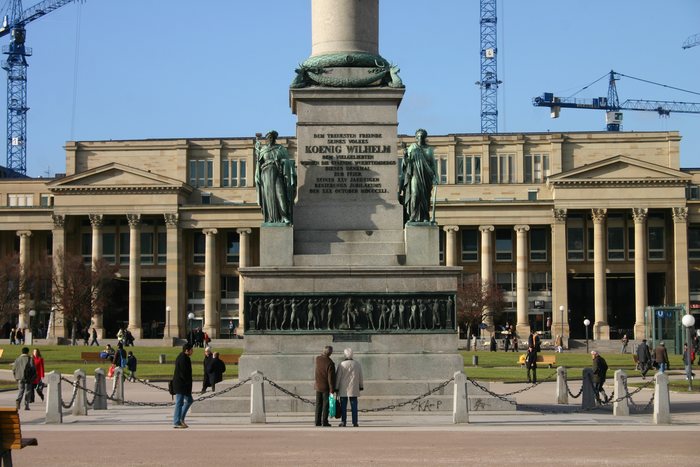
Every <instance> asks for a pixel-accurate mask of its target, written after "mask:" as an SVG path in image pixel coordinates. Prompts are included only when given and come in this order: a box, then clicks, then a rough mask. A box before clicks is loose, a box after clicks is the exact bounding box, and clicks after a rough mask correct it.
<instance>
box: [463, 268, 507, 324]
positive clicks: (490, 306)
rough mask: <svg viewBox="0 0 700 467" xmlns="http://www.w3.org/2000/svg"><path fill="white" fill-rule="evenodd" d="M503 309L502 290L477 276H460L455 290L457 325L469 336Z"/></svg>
mask: <svg viewBox="0 0 700 467" xmlns="http://www.w3.org/2000/svg"><path fill="white" fill-rule="evenodd" d="M504 308H505V300H504V298H503V290H501V289H500V288H499V287H498V286H497V285H495V284H492V283H490V282H486V283H482V282H481V277H480V276H479V275H478V274H471V275H465V276H462V278H461V280H460V283H459V287H458V289H457V325H458V326H460V327H461V328H462V329H463V330H464V331H465V332H466V333H467V337H469V336H470V334H471V333H470V330H472V329H476V328H478V327H479V325H480V324H481V323H483V322H484V319H485V318H486V317H487V313H488V315H490V316H491V317H493V319H494V320H495V319H496V318H497V317H498V316H499V315H500V314H501V313H502V312H503V309H504Z"/></svg>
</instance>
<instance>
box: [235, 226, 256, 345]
mask: <svg viewBox="0 0 700 467" xmlns="http://www.w3.org/2000/svg"><path fill="white" fill-rule="evenodd" d="M236 232H237V233H238V239H239V241H240V245H241V247H240V250H239V252H238V268H239V269H240V268H246V267H248V266H250V234H251V233H252V232H253V230H252V229H248V228H243V229H236ZM245 315H246V309H245V279H244V278H243V275H242V274H238V330H237V333H238V334H240V335H243V334H245V328H246V323H245Z"/></svg>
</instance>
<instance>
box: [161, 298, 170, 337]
mask: <svg viewBox="0 0 700 467" xmlns="http://www.w3.org/2000/svg"><path fill="white" fill-rule="evenodd" d="M165 312H166V313H167V315H168V321H166V323H165V327H166V328H167V330H168V337H170V305H168V306H166V307H165ZM163 334H165V333H163Z"/></svg>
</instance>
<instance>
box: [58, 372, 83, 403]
mask: <svg viewBox="0 0 700 467" xmlns="http://www.w3.org/2000/svg"><path fill="white" fill-rule="evenodd" d="M61 380H63V381H65V382H66V383H68V384H70V385H71V386H73V395H72V396H71V399H70V402H69V403H68V404H66V403H65V402H63V394H61V405H62V406H63V408H64V409H70V408H71V407H73V403H74V402H75V398H76V397H77V395H78V387H79V386H80V376H78V378H77V379H76V380H75V381H71V380H69V379H67V378H66V377H65V376H61Z"/></svg>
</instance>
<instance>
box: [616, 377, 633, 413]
mask: <svg viewBox="0 0 700 467" xmlns="http://www.w3.org/2000/svg"><path fill="white" fill-rule="evenodd" d="M626 380H627V373H625V372H624V370H617V371H615V396H616V397H615V399H620V398H621V397H624V399H622V400H621V401H617V402H614V403H613V415H615V416H618V417H620V416H622V417H624V416H627V415H629V414H630V406H629V399H628V398H627V397H626V396H627V394H628V393H627V391H625V381H626Z"/></svg>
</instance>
